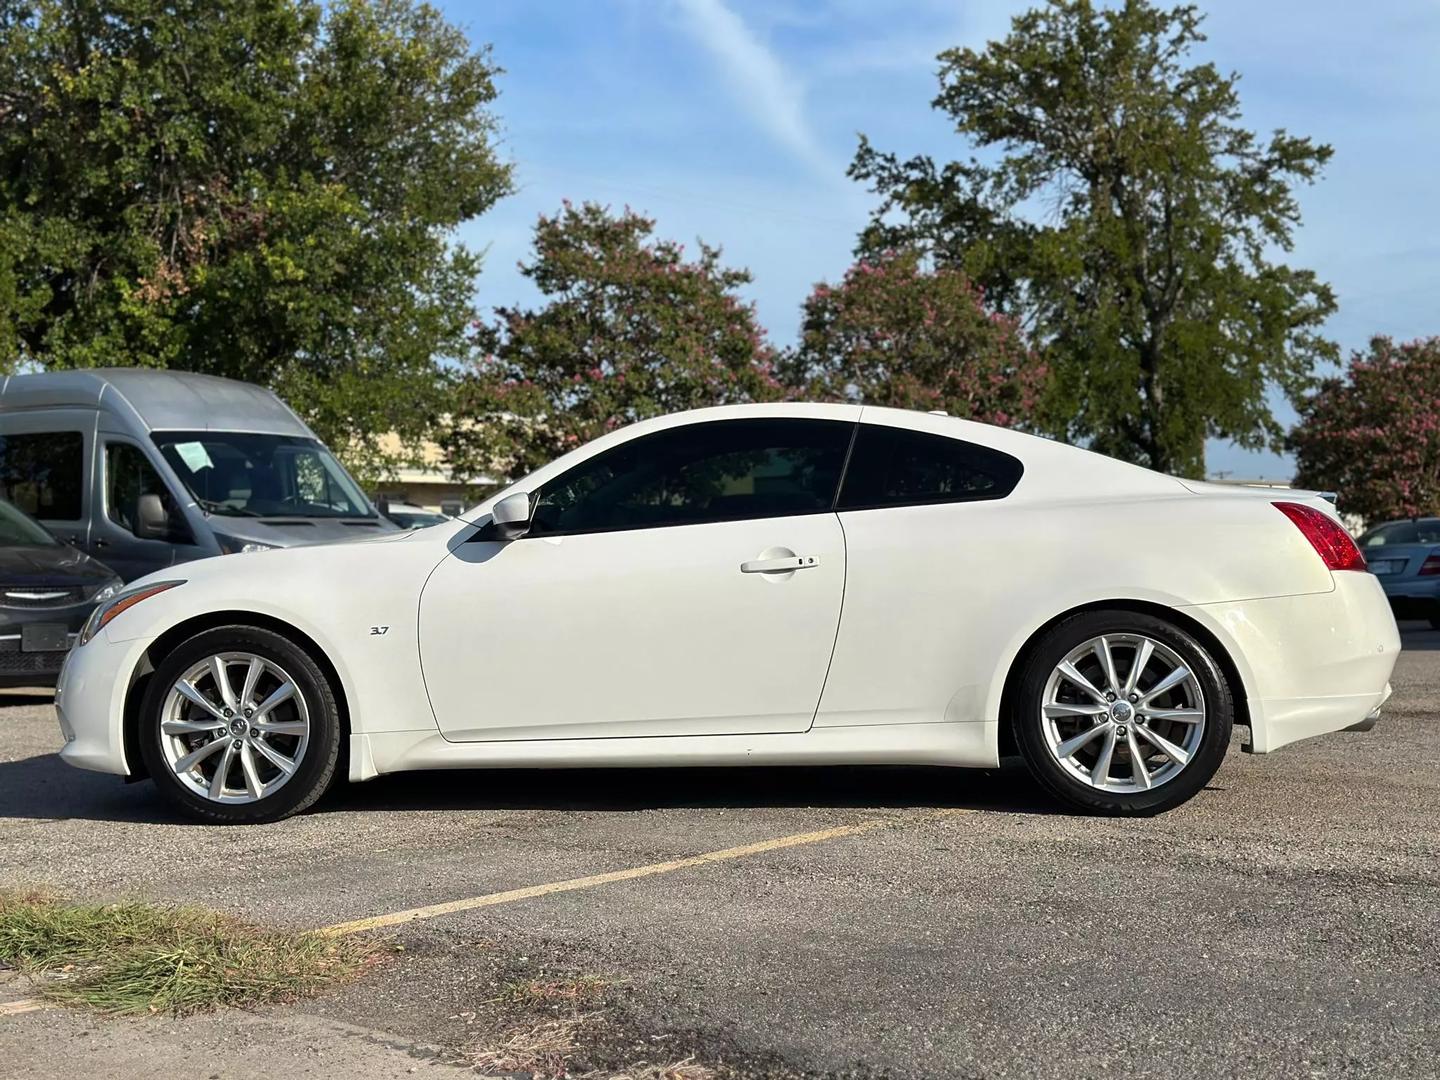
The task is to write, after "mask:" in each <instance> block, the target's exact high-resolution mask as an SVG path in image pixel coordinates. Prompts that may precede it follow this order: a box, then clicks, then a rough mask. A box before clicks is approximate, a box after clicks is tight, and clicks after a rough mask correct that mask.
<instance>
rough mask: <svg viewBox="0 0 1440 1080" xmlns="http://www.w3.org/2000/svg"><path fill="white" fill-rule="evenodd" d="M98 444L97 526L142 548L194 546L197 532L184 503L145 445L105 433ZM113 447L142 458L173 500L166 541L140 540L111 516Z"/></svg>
mask: <svg viewBox="0 0 1440 1080" xmlns="http://www.w3.org/2000/svg"><path fill="white" fill-rule="evenodd" d="M95 442H96V446H97V448H98V450H99V453H98V454H97V455H96V456H97V457H98V458H99V459H100V514H99V515H98V516H97V517H96V519H95V524H97V525H98V524H101V523H103V524H104V526H106V527H108V528H112V529H115V530H116V531H117V532H121V533H124V534H125V535H126V536H127V537H129V538H130V539H131V540H134V541H137V542H139V543H142V544H165V545H175V544H194V543H195V535H194V533H195V531H194V530H193V529H192V528H191V527H190V522H189V520H188V519H187V517H186V515H185V510H184V506H185V503H184V502H183V501H182V500H180V499H177V498H176V497H175V491H174V489H173V488H172V487H171V485H170V481H169V480H167V479H166V478H165V474H164V473H163V472H161V471H160V469H159V468H157V467H156V465H155V462H154V460H153V459H152V458H151V457H150V455H149V454H147V453H146V452H145V446H144V444H143V443H140V442H138V441H137V440H135V439H132V438H130V437H129V436H128V435H112V434H110V433H108V432H102V433H101V434H100V436H99V437H98V438H97V439H96V440H95ZM112 446H128V447H130V448H131V449H133V450H135V451H136V452H137V453H138V454H139V455H140V457H141V459H142V460H143V461H144V462H145V464H147V465H149V466H150V471H151V472H153V473H154V474H155V479H157V480H159V481H160V485H161V486H162V487H163V488H164V489H165V493H166V494H167V495H169V496H170V505H171V506H172V507H173V508H174V510H173V513H172V514H171V522H170V528H171V535H170V536H168V537H163V538H162V537H156V536H141V535H139V534H138V533H136V532H135V531H134V530H132V529H130V528H128V527H126V526H125V525H123V524H121V523H120V522H118V521H116V520H115V519H114V518H113V517H111V516H110V453H109V450H110V447H112Z"/></svg>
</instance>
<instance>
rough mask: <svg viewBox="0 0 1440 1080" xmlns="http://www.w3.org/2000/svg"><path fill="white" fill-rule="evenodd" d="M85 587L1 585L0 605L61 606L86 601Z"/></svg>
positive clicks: (27, 606) (26, 606)
mask: <svg viewBox="0 0 1440 1080" xmlns="http://www.w3.org/2000/svg"><path fill="white" fill-rule="evenodd" d="M88 591H89V590H87V589H84V588H66V587H59V586H57V587H56V588H53V589H52V588H44V587H42V586H38V585H0V607H6V608H27V609H33V608H59V607H73V606H74V605H76V604H82V603H84V602H85V596H86V593H87V592H88Z"/></svg>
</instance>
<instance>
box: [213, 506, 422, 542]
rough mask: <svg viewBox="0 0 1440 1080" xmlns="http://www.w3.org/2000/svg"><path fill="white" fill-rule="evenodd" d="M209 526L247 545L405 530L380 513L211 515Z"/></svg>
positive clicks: (383, 534) (343, 538)
mask: <svg viewBox="0 0 1440 1080" xmlns="http://www.w3.org/2000/svg"><path fill="white" fill-rule="evenodd" d="M209 522H210V527H211V528H212V529H214V530H215V532H216V533H218V534H220V535H221V536H227V537H229V538H231V539H232V540H239V541H241V542H242V543H247V544H267V545H269V546H270V547H301V546H304V545H309V544H338V543H346V542H348V541H351V540H375V539H392V540H393V539H394V538H395V537H397V536H403V535H405V530H403V529H401V528H399V527H398V526H397V525H395V523H394V522H392V521H389V520H387V519H386V518H383V517H379V516H378V515H377V516H376V517H373V518H305V517H297V518H278V517H277V518H248V517H229V516H227V515H224V514H212V515H211V516H210V518H209Z"/></svg>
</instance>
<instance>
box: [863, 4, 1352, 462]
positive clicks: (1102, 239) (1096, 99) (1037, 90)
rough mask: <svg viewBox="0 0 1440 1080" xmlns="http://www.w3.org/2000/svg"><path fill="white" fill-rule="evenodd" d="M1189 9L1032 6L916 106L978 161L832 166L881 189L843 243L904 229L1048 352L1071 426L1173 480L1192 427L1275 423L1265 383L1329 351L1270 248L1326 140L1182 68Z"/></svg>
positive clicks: (1219, 431)
mask: <svg viewBox="0 0 1440 1080" xmlns="http://www.w3.org/2000/svg"><path fill="white" fill-rule="evenodd" d="M1200 22H1201V18H1200V16H1199V14H1198V13H1197V12H1196V10H1195V9H1194V8H1193V7H1188V6H1187V7H1177V8H1174V9H1170V10H1161V9H1158V8H1156V7H1154V6H1152V5H1151V4H1149V3H1147V2H1146V0H1125V2H1124V3H1122V4H1120V5H1118V6H1116V7H1113V8H1097V7H1096V6H1095V5H1094V4H1092V3H1091V2H1090V0H1052V2H1050V3H1047V4H1046V5H1044V6H1043V7H1040V8H1038V9H1036V10H1032V11H1030V12H1028V13H1026V14H1023V15H1020V16H1018V17H1017V18H1016V19H1015V20H1014V21H1013V24H1012V28H1011V32H1010V34H1009V35H1008V36H1007V37H1005V38H1004V39H1003V40H1001V41H995V42H991V43H990V44H989V45H987V46H986V47H985V48H984V49H983V50H980V51H976V50H973V49H951V50H949V51H947V52H944V53H941V54H940V58H939V59H940V63H941V69H940V94H939V96H938V97H936V99H935V101H934V106H935V107H936V108H937V109H940V110H941V111H943V112H944V113H945V114H947V115H948V116H949V117H950V118H951V119H952V120H953V121H954V123H955V127H956V130H957V132H958V133H959V134H961V135H962V136H965V137H966V138H967V139H968V140H969V141H970V142H971V144H972V146H973V147H974V148H975V149H976V150H977V151H978V152H979V154H978V156H974V157H971V158H970V159H968V160H965V161H952V162H948V163H943V164H937V163H936V162H935V161H934V160H932V159H931V158H928V157H914V158H911V159H909V160H902V159H900V158H899V157H897V156H896V155H894V154H891V153H882V152H880V151H879V150H877V149H875V148H874V147H873V146H872V145H871V144H870V143H869V142H868V141H866V140H864V139H862V140H861V144H860V148H859V151H858V153H857V155H856V157H855V160H854V162H853V164H852V165H851V168H850V174H851V176H853V177H855V178H857V179H859V180H862V181H865V182H867V183H868V184H869V185H870V187H871V189H872V190H873V191H874V192H876V193H877V194H878V195H880V196H881V202H880V204H879V206H878V208H877V209H876V212H875V215H874V217H873V219H872V222H871V224H870V226H869V227H868V229H867V230H866V231H865V233H864V234H863V235H862V237H861V241H860V250H861V252H862V253H870V254H873V253H876V252H881V251H885V250H889V249H894V248H900V247H905V246H908V245H911V244H918V245H920V246H921V247H923V248H924V250H926V251H927V252H928V253H930V255H931V256H932V257H933V258H934V259H935V260H936V261H937V262H938V263H940V264H942V265H950V266H956V267H959V268H962V269H964V270H965V271H966V272H967V273H968V274H969V275H970V276H971V277H972V278H973V279H974V280H975V281H976V282H977V283H978V284H980V285H981V286H983V287H984V288H985V290H986V295H987V296H988V297H989V298H990V299H991V300H992V301H994V302H995V303H997V304H999V305H1000V306H1001V308H1002V309H1003V310H1005V311H1008V312H1010V313H1011V314H1014V315H1015V316H1016V317H1018V318H1019V319H1020V320H1021V323H1022V325H1024V326H1025V327H1026V328H1027V330H1029V331H1031V332H1032V333H1033V336H1034V340H1036V341H1037V342H1038V343H1040V344H1041V345H1042V346H1043V347H1045V348H1046V350H1047V352H1048V353H1049V355H1050V357H1051V358H1052V362H1053V367H1054V371H1055V376H1056V384H1055V385H1056V390H1057V395H1058V400H1057V406H1058V409H1059V411H1060V412H1061V413H1062V414H1063V415H1065V416H1066V417H1068V423H1067V425H1066V428H1067V430H1066V434H1067V435H1068V436H1069V437H1071V438H1074V439H1078V440H1082V441H1089V442H1090V444H1091V445H1092V446H1093V447H1094V448H1095V449H1097V450H1100V451H1103V452H1105V453H1108V454H1113V455H1115V456H1117V457H1122V458H1126V459H1128V460H1132V461H1136V462H1139V463H1142V464H1145V465H1149V466H1151V467H1152V468H1156V469H1161V470H1165V471H1172V472H1182V473H1188V474H1192V475H1198V474H1200V473H1201V472H1202V471H1203V469H1204V440H1205V438H1206V436H1207V435H1208V436H1219V437H1228V438H1233V439H1235V440H1236V441H1237V442H1239V443H1240V444H1241V445H1243V446H1247V447H1259V446H1262V445H1266V444H1267V443H1271V442H1273V441H1274V440H1275V439H1276V438H1278V437H1279V436H1280V435H1281V431H1280V429H1279V427H1278V425H1277V423H1276V421H1275V419H1274V418H1273V417H1272V415H1271V413H1270V410H1269V407H1268V405H1267V402H1266V389H1267V385H1268V384H1270V383H1274V384H1278V385H1279V386H1281V387H1283V388H1284V389H1285V390H1287V391H1289V392H1292V393H1298V392H1300V391H1302V390H1303V389H1304V388H1305V387H1306V386H1307V385H1308V379H1309V374H1310V372H1311V370H1312V367H1313V365H1314V364H1315V362H1316V361H1317V360H1329V359H1333V358H1334V356H1335V355H1336V353H1335V348H1334V346H1333V345H1332V344H1331V343H1330V342H1328V341H1326V340H1324V339H1323V338H1322V337H1321V336H1319V332H1318V328H1319V326H1320V325H1321V323H1322V322H1323V320H1324V319H1325V318H1326V316H1327V315H1328V314H1329V313H1330V312H1331V311H1333V310H1334V308H1335V300H1334V296H1333V295H1332V293H1331V290H1330V289H1329V287H1328V286H1326V285H1325V284H1323V283H1321V282H1320V281H1318V280H1317V278H1316V276H1315V275H1314V273H1312V272H1311V271H1309V270H1302V269H1294V268H1292V267H1290V266H1287V265H1285V264H1284V263H1282V262H1278V261H1275V260H1274V255H1275V253H1276V252H1283V251H1286V250H1288V249H1289V248H1290V243H1291V234H1292V231H1293V230H1294V228H1295V227H1296V226H1297V225H1298V223H1299V220H1300V212H1299V206H1298V204H1297V202H1296V198H1295V194H1294V190H1293V188H1294V185H1295V184H1296V183H1297V182H1307V181H1311V180H1313V179H1314V178H1315V177H1316V175H1317V174H1318V172H1319V170H1320V169H1321V167H1322V166H1323V165H1324V163H1325V162H1326V161H1327V160H1328V159H1329V157H1330V154H1331V151H1330V148H1329V147H1328V146H1323V145H1317V144H1315V143H1313V142H1312V141H1311V140H1310V139H1308V138H1298V137H1294V136H1291V135H1287V134H1286V133H1285V132H1283V131H1277V132H1275V133H1274V134H1273V135H1272V136H1271V137H1270V138H1269V139H1268V140H1262V139H1260V138H1257V136H1256V135H1255V134H1253V133H1252V132H1250V131H1248V130H1246V129H1245V128H1244V127H1242V126H1241V125H1240V122H1239V121H1240V102H1239V97H1238V95H1237V92H1236V83H1237V79H1238V77H1237V76H1235V75H1222V74H1220V72H1218V71H1217V70H1216V69H1215V67H1214V66H1213V65H1211V64H1198V65H1192V64H1190V63H1189V61H1188V56H1189V53H1190V52H1191V50H1192V48H1193V47H1194V46H1195V45H1196V44H1197V43H1199V42H1201V41H1203V40H1204V37H1203V35H1202V34H1201V32H1200Z"/></svg>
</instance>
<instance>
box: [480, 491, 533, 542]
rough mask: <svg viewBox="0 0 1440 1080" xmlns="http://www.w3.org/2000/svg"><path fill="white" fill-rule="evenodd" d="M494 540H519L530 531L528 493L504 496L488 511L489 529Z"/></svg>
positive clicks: (522, 492)
mask: <svg viewBox="0 0 1440 1080" xmlns="http://www.w3.org/2000/svg"><path fill="white" fill-rule="evenodd" d="M487 531H488V532H490V533H491V534H492V537H491V538H492V539H495V540H519V539H520V538H521V537H522V536H524V535H525V534H526V533H527V532H529V531H530V493H529V492H528V491H517V492H515V494H514V495H506V496H505V498H503V499H501V500H500V501H499V502H497V503H496V504H495V505H494V506H493V507H492V508H491V510H490V528H489V529H488V530H487Z"/></svg>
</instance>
